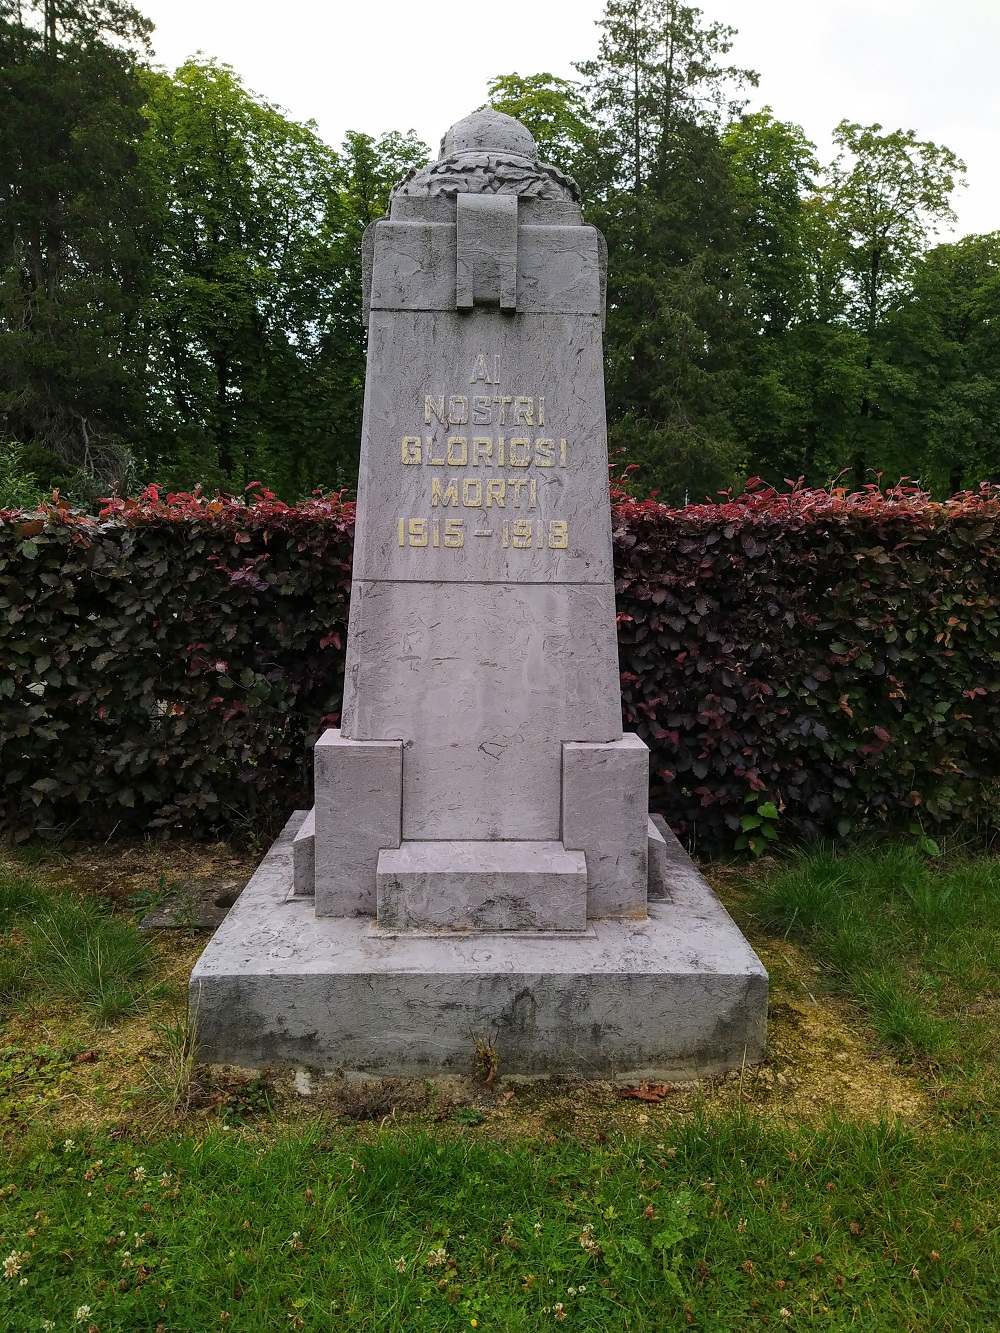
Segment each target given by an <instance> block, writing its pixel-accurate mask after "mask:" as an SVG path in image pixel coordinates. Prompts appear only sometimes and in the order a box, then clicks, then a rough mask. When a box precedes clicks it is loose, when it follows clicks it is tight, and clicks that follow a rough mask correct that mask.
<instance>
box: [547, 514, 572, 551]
mask: <svg viewBox="0 0 1000 1333" xmlns="http://www.w3.org/2000/svg"><path fill="white" fill-rule="evenodd" d="M549 545H550V546H551V547H553V548H554V549H555V550H557V551H565V549H566V547H567V546H569V524H568V523H567V522H566V521H565V520H564V519H561V518H553V519H550V520H549Z"/></svg>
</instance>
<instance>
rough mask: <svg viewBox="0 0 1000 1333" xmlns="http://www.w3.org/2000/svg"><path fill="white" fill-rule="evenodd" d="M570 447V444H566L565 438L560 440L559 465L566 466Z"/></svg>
mask: <svg viewBox="0 0 1000 1333" xmlns="http://www.w3.org/2000/svg"><path fill="white" fill-rule="evenodd" d="M568 447H569V446H568V445H567V444H566V441H565V440H560V441H559V466H560V467H565V466H566V450H567V448H568Z"/></svg>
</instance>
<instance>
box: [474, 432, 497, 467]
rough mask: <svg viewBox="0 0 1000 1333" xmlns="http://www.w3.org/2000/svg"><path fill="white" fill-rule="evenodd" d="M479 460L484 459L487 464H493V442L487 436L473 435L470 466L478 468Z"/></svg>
mask: <svg viewBox="0 0 1000 1333" xmlns="http://www.w3.org/2000/svg"><path fill="white" fill-rule="evenodd" d="M481 458H485V459H486V461H487V463H492V462H493V441H492V440H491V439H490V438H489V436H488V435H473V437H472V466H473V467H478V466H479V460H480V459H481Z"/></svg>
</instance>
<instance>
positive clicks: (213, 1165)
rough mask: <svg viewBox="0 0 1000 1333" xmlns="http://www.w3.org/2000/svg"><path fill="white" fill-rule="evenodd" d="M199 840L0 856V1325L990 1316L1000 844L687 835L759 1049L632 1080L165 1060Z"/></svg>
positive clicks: (650, 1324)
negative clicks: (396, 1075) (951, 846)
mask: <svg viewBox="0 0 1000 1333" xmlns="http://www.w3.org/2000/svg"><path fill="white" fill-rule="evenodd" d="M215 855H216V860H217V859H218V858H219V857H220V856H221V857H223V859H226V860H227V867H228V868H229V869H230V870H231V869H232V864H233V858H232V856H231V855H230V854H229V853H225V852H217V853H216V854H215ZM171 857H173V858H174V861H175V862H176V861H177V858H181V859H182V860H183V858H184V857H187V858H188V859H187V861H185V862H184V864H179V862H178V863H177V864H175V863H174V862H171V859H170V858H171ZM164 858H166V860H164ZM197 873H198V854H197V852H196V851H193V850H187V851H184V850H178V849H174V850H173V851H170V850H168V851H166V852H165V851H163V849H159V850H153V849H145V850H144V849H141V848H139V849H131V850H128V851H125V852H122V851H120V850H119V851H112V850H111V849H105V850H104V851H103V852H100V851H99V850H97V849H90V850H89V851H86V852H79V853H72V854H70V855H67V856H62V857H56V858H51V857H46V856H43V855H41V854H36V855H35V856H34V857H33V858H32V857H25V856H24V855H23V854H21V855H19V857H18V859H17V860H16V861H15V860H8V862H7V863H6V864H5V865H4V866H0V932H4V933H5V937H4V939H3V941H2V942H0V944H2V945H3V946H5V947H4V948H3V953H2V959H3V962H2V967H0V1005H2V1013H0V1021H2V1028H0V1138H2V1148H0V1152H2V1155H3V1173H2V1176H0V1262H2V1263H3V1269H2V1276H0V1328H2V1329H4V1330H6V1329H10V1330H18V1331H20V1330H22V1329H23V1330H36V1329H43V1328H53V1329H97V1330H99V1333H109V1330H143V1329H149V1330H151V1333H152V1330H156V1329H158V1328H162V1329H164V1330H203V1329H213V1328H232V1329H243V1330H261V1331H262V1333H263V1331H264V1330H268V1331H270V1330H275V1329H284V1328H291V1329H310V1330H328V1329H351V1330H354V1329H357V1330H367V1329H371V1330H376V1329H378V1330H401V1331H402V1330H407V1331H409V1330H424V1329H426V1330H435V1331H436V1330H448V1329H467V1328H479V1329H483V1330H486V1329H493V1330H500V1331H505V1330H536V1329H544V1328H547V1327H549V1326H550V1325H553V1326H555V1325H558V1324H565V1325H566V1327H567V1328H572V1327H575V1328H580V1329H591V1330H618V1329H622V1330H625V1329H629V1330H655V1329H672V1328H688V1327H695V1328H702V1329H712V1330H719V1329H744V1328H757V1327H761V1328H764V1327H772V1328H775V1327H789V1328H823V1329H827V1328H848V1327H850V1328H859V1329H865V1330H868V1329H907V1330H909V1329H913V1330H925V1329H946V1330H959V1329H970V1330H979V1329H986V1328H992V1327H997V1326H1000V1237H998V1221H1000V1210H998V1208H997V1202H996V1195H997V1175H998V1172H997V1160H998V1148H1000V1130H998V1123H997V1115H996V1113H997V1081H996V1061H997V1036H996V1021H997V1008H998V1004H997V988H996V976H997V970H998V969H997V962H998V954H997V950H998V945H1000V869H998V863H997V862H996V861H994V860H992V859H990V858H985V857H979V858H972V859H961V858H950V859H946V860H944V861H942V862H941V863H940V864H938V863H928V862H926V861H924V860H922V859H921V858H919V857H918V856H916V854H915V853H913V852H911V851H909V850H907V849H904V848H898V847H890V848H889V849H887V850H883V851H881V852H877V853H862V852H858V853H852V854H850V855H843V856H840V857H837V856H834V855H833V854H831V853H827V852H822V851H820V852H814V853H811V854H809V855H807V856H801V857H798V858H796V859H794V860H791V861H787V862H772V863H770V864H768V865H765V866H755V867H751V868H745V869H734V868H730V867H726V868H717V869H716V870H715V871H713V878H714V879H715V882H716V883H717V886H718V887H719V890H720V892H721V893H722V895H723V897H724V898H725V900H726V901H727V904H728V905H729V906H730V908H731V910H732V911H733V912H734V914H735V915H736V916H737V917H738V918H739V920H740V922H741V924H742V925H743V926H744V928H745V929H746V930H747V931H748V933H749V934H750V936H751V939H752V940H753V942H754V944H755V946H756V947H758V948H759V950H760V952H761V954H762V956H763V957H764V960H765V962H766V964H767V965H768V967H769V969H770V971H771V974H772V1001H773V1003H772V1016H771V1039H770V1053H769V1058H768V1062H767V1063H766V1064H765V1065H764V1066H763V1067H762V1068H761V1069H760V1070H756V1071H749V1070H748V1071H743V1072H742V1073H736V1074H734V1075H731V1076H728V1077H727V1078H724V1079H718V1080H712V1081H710V1082H709V1083H706V1084H705V1085H703V1086H701V1087H699V1088H695V1089H691V1088H687V1089H683V1088H678V1089H674V1090H670V1091H667V1092H666V1093H665V1094H664V1095H663V1096H662V1098H661V1100H658V1101H652V1102H643V1101H637V1100H634V1099H632V1098H624V1097H623V1096H622V1095H621V1090H620V1089H616V1088H614V1087H612V1086H610V1085H608V1084H599V1085H584V1084H572V1083H569V1082H566V1081H552V1082H551V1083H541V1084H532V1085H517V1084H514V1083H512V1082H509V1081H506V1080H504V1079H503V1077H502V1067H501V1078H500V1079H499V1081H498V1083H497V1084H495V1085H493V1086H491V1087H489V1088H484V1087H480V1086H478V1085H477V1084H476V1083H475V1082H474V1081H473V1080H471V1079H469V1080H451V1081H448V1082H441V1083H425V1084H421V1083H415V1082H403V1081H390V1080H386V1081H383V1082H381V1083H378V1084H374V1085H365V1086H364V1087H360V1088H359V1087H358V1086H357V1085H351V1084H343V1083H340V1082H338V1081H337V1080H332V1079H330V1080H321V1081H317V1082H316V1083H315V1084H314V1085H313V1086H311V1087H310V1088H308V1089H306V1088H305V1087H303V1086H302V1085H301V1083H300V1085H299V1087H298V1089H296V1087H295V1086H294V1085H293V1084H292V1082H291V1080H290V1078H288V1077H285V1076H263V1077H260V1076H252V1075H250V1074H248V1073H246V1072H239V1071H227V1070H214V1071H202V1070H198V1069H195V1068H193V1067H192V1065H191V1061H190V1058H189V1051H188V1050H187V1047H186V1043H185V1033H184V1029H183V1025H182V1023H181V1022H180V1020H179V1013H180V1005H181V998H182V993H183V981H184V978H185V975H186V972H187V970H188V968H189V967H190V964H191V962H192V961H193V959H194V957H195V956H196V955H197V953H198V951H199V949H200V947H201V945H202V943H203V939H202V938H199V937H194V936H192V935H184V934H180V935H178V934H177V933H176V932H175V933H170V934H166V933H164V934H163V935H161V936H158V937H154V938H152V939H149V938H147V937H146V936H140V935H139V934H138V933H137V932H136V930H135V922H136V919H137V916H138V915H139V910H138V909H139V908H140V907H141V908H142V909H145V907H147V906H148V905H149V902H150V900H151V898H155V897H156V896H157V892H159V891H162V889H163V887H164V886H165V885H167V884H169V883H170V882H172V881H173V879H175V878H177V877H181V878H187V877H190V876H191V875H194V876H197ZM471 1056H472V1052H471V1051H470V1067H471V1063H472V1061H471ZM501 1059H502V1052H501ZM306 1092H308V1095H304V1094H305V1093H306Z"/></svg>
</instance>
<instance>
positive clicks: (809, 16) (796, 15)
mask: <svg viewBox="0 0 1000 1333" xmlns="http://www.w3.org/2000/svg"><path fill="white" fill-rule="evenodd" d="M135 2H136V3H137V5H138V7H139V8H140V9H142V10H143V12H144V13H146V14H148V15H149V17H150V18H152V19H153V21H154V22H155V23H156V32H155V34H154V37H153V41H154V45H155V48H156V53H157V58H158V59H159V61H160V62H161V63H162V64H164V65H166V66H168V67H171V68H172V67H174V66H176V65H178V64H180V63H181V61H183V60H184V59H185V58H186V57H187V56H189V55H193V54H194V53H196V52H198V51H201V52H203V53H204V54H206V55H211V56H215V57H217V58H218V59H220V60H223V61H225V62H227V63H228V64H230V65H232V66H233V67H234V68H235V69H236V70H237V71H238V72H239V74H240V75H241V76H242V77H243V79H244V80H245V82H246V83H247V84H248V85H249V86H250V87H251V88H253V89H254V90H255V91H256V92H259V93H262V94H263V95H264V96H265V97H267V98H268V99H269V100H271V101H273V102H278V103H280V104H281V105H282V106H284V107H285V108H286V109H287V110H288V111H289V112H290V113H291V114H292V115H293V116H295V117H296V118H297V119H300V120H306V119H313V120H315V121H316V122H317V124H318V126H319V130H320V133H321V134H322V135H323V137H324V138H325V139H326V140H328V141H329V142H331V143H333V144H337V143H339V142H340V140H341V138H342V136H343V133H344V131H345V130H347V129H357V130H365V131H367V132H368V133H371V134H379V133H381V132H382V131H384V130H391V129H400V130H406V129H414V130H416V132H417V133H418V134H419V135H420V137H421V138H422V139H423V140H424V141H425V142H426V143H429V144H431V145H432V146H433V147H434V148H435V149H436V147H437V144H438V141H439V140H440V137H441V135H442V133H443V132H444V130H445V129H447V127H448V125H449V124H450V123H451V122H452V121H455V120H458V119H459V118H460V117H461V116H463V115H466V114H467V113H468V112H469V111H471V110H472V109H473V108H474V107H476V106H479V105H481V103H482V102H483V101H484V100H485V94H486V82H487V80H488V79H489V78H490V77H491V76H492V75H494V74H506V73H511V72H514V71H517V72H518V73H520V74H532V73H538V72H540V71H543V70H547V71H549V72H551V73H554V74H562V75H572V73H573V70H572V62H573V61H574V60H583V59H586V58H587V57H588V56H590V55H591V54H592V53H593V51H594V48H595V45H596V30H595V28H594V20H595V19H596V18H597V16H598V14H599V13H600V12H601V11H602V9H603V3H602V0H500V3H497V0H368V3H365V0H350V2H349V3H345V0H282V2H281V3H280V4H275V3H274V0H135ZM702 9H703V10H704V12H705V14H706V16H708V17H709V18H713V19H719V20H722V21H724V22H726V23H729V24H731V25H732V26H733V27H736V28H739V30H740V33H739V36H738V38H737V39H736V43H735V46H734V49H733V52H732V55H731V59H733V60H735V61H736V63H738V64H741V65H746V66H749V67H751V68H754V69H756V70H757V71H758V72H759V74H760V87H759V88H758V90H757V91H756V93H755V94H754V97H753V101H752V105H770V106H772V107H773V108H774V111H775V113H776V114H777V115H778V116H780V117H781V118H782V119H784V120H795V121H798V123H799V124H801V125H802V126H804V128H805V130H806V132H807V133H808V134H809V136H810V137H811V138H812V139H813V140H814V141H815V142H816V143H817V144H818V145H819V148H820V151H821V154H824V155H825V154H828V152H829V145H830V138H829V135H830V130H831V129H832V127H833V126H834V125H835V124H836V123H837V122H838V121H839V120H841V119H842V118H844V117H848V118H849V119H851V120H858V121H862V122H865V123H870V122H872V121H880V122H881V123H882V124H883V125H884V126H886V128H891V129H896V128H905V129H914V130H916V131H917V132H918V134H919V135H920V137H921V138H928V139H933V140H936V141H937V142H939V143H944V144H947V145H948V147H949V148H951V149H953V150H954V151H955V152H957V153H958V154H959V156H960V157H962V158H964V159H965V161H966V163H967V165H968V168H969V171H968V177H967V179H968V185H967V187H966V188H965V189H963V190H960V191H958V193H957V195H956V198H955V200H954V204H955V209H956V212H957V213H958V217H959V222H958V226H957V228H956V229H955V233H956V234H958V235H962V234H964V233H966V232H983V231H993V230H996V229H1000V160H998V156H1000V155H998V135H1000V77H998V71H1000V0H944V2H942V0H703V4H702Z"/></svg>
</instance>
